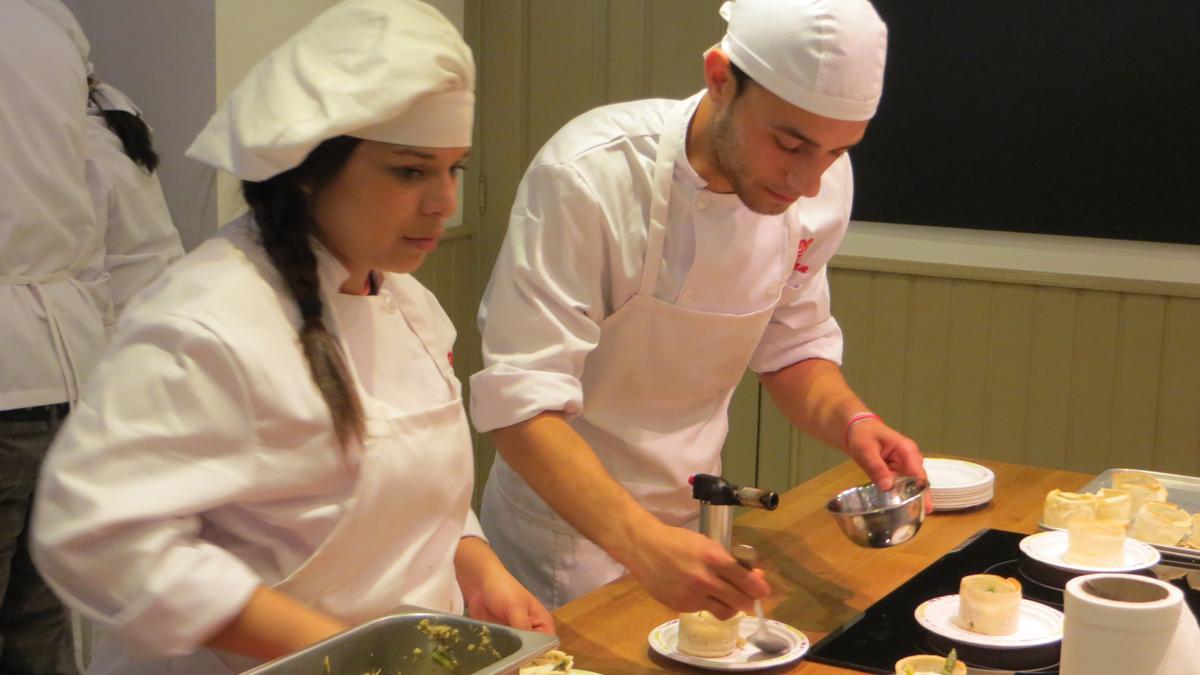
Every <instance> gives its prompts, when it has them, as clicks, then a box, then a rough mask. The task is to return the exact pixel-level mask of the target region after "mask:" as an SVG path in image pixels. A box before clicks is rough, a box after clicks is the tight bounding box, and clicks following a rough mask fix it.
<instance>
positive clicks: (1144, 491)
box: [1112, 471, 1167, 516]
mask: <svg viewBox="0 0 1200 675" xmlns="http://www.w3.org/2000/svg"><path fill="white" fill-rule="evenodd" d="M1112 486H1113V487H1115V488H1118V489H1121V490H1129V496H1130V498H1131V500H1132V502H1131V504H1130V506H1129V513H1130V514H1132V515H1135V516H1136V515H1137V512H1138V509H1140V508H1142V504H1145V503H1146V502H1165V501H1167V488H1165V487H1163V484H1162V483H1160V482H1158V479H1157V478H1155V477H1154V476H1151V475H1150V474H1145V473H1141V472H1140V471H1116V472H1114V473H1113V475H1112Z"/></svg>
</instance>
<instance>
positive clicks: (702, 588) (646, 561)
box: [625, 523, 771, 619]
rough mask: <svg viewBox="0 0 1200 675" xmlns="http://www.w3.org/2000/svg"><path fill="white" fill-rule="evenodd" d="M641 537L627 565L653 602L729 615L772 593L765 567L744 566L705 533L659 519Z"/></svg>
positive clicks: (721, 616)
mask: <svg viewBox="0 0 1200 675" xmlns="http://www.w3.org/2000/svg"><path fill="white" fill-rule="evenodd" d="M639 539H640V541H639V542H638V544H637V545H636V546H634V547H632V548H631V549H630V556H631V559H630V560H628V561H625V565H626V567H628V568H629V572H630V574H631V575H632V576H633V578H634V579H636V580H637V581H638V582H639V583H640V584H641V585H642V586H643V587H644V588H645V589H646V591H647V592H648V593H650V595H651V596H652V597H653V598H654V599H655V600H658V601H659V602H661V603H663V604H664V605H666V606H667V607H670V608H671V609H673V610H676V611H679V612H697V611H700V610H702V609H707V610H708V611H710V612H712V613H713V614H715V615H716V616H717V618H719V619H728V618H729V617H731V616H733V615H734V614H736V613H737V612H738V611H739V610H741V611H750V610H751V609H752V607H753V602H754V599H755V598H764V597H766V596H768V595H770V594H771V587H770V586H769V585H767V580H766V577H764V576H763V573H762V570H748V569H746V568H745V567H742V566H741V565H739V564H738V562H737V561H736V560H734V559H733V556H731V555H730V554H729V552H728V551H726V550H725V547H724V546H722V545H721V544H720V543H718V542H716V541H713V540H712V539H709V538H708V537H705V536H704V535H702V534H698V533H696V532H693V531H691V530H688V529H685V528H682V527H671V526H668V525H664V524H662V523H658V524H656V525H655V526H654V527H653V528H652V530H651V531H648V532H645V533H644V534H643V536H641V537H639Z"/></svg>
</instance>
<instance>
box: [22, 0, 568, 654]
mask: <svg viewBox="0 0 1200 675" xmlns="http://www.w3.org/2000/svg"><path fill="white" fill-rule="evenodd" d="M473 83H474V64H473V62H472V59H471V54H470V50H469V49H468V47H467V46H466V45H465V44H464V43H463V42H462V39H461V38H460V37H459V35H458V34H457V32H456V31H455V29H454V28H453V27H452V26H451V25H450V24H449V23H448V22H447V21H446V20H445V19H444V18H443V17H442V16H441V15H439V14H438V13H437V12H436V11H435V10H433V9H432V8H430V7H428V6H426V5H424V4H422V3H420V2H416V1H415V0H347V1H346V2H343V3H341V4H339V5H337V6H335V7H333V8H332V9H330V10H328V11H327V12H325V13H324V14H322V15H321V16H319V17H318V18H317V19H315V20H314V21H313V22H312V23H311V24H309V25H308V26H307V27H305V28H304V29H302V30H301V31H300V32H299V33H298V34H296V35H295V36H293V37H292V38H291V39H290V40H288V41H287V42H285V43H284V44H283V45H282V46H281V47H279V48H277V49H276V50H275V51H274V52H272V53H271V54H270V55H268V56H267V58H266V59H264V60H263V62H262V63H260V64H258V65H257V66H256V67H255V68H254V69H253V70H252V71H251V73H250V75H249V76H248V77H247V78H246V80H245V81H244V82H242V84H241V85H240V86H239V87H238V88H237V89H236V90H235V91H234V92H233V94H232V95H231V96H230V98H229V100H228V101H226V102H225V105H224V106H223V107H222V108H221V109H220V110H219V111H218V112H217V114H216V115H215V116H214V117H213V118H212V120H211V121H210V122H209V124H208V126H207V127H206V128H205V129H204V131H203V132H201V134H200V136H199V138H197V140H196V142H195V143H194V144H193V146H192V147H191V149H190V150H189V154H190V155H191V156H192V157H194V158H196V159H199V160H201V161H203V162H206V163H208V164H211V165H213V166H215V167H218V168H221V169H224V170H226V171H228V172H230V173H232V174H234V175H236V176H238V177H239V178H241V179H242V180H243V187H244V192H245V196H246V201H247V202H248V204H249V206H250V213H249V214H248V215H246V216H244V217H242V218H240V219H238V220H236V221H234V222H233V223H231V224H230V225H228V226H226V227H225V228H224V229H222V230H221V232H220V233H219V234H218V235H217V236H215V237H214V238H212V239H210V240H209V241H208V242H206V243H205V244H203V245H202V246H200V247H199V248H198V249H197V250H196V251H194V252H193V253H192V254H190V255H188V256H186V257H185V258H183V259H182V260H181V261H179V262H178V263H177V264H176V265H175V266H173V267H172V268H170V269H169V270H167V272H166V273H165V274H164V275H163V276H161V277H160V278H159V279H158V280H157V281H156V282H154V283H153V284H152V285H151V286H149V287H148V288H147V290H146V291H145V292H144V293H143V294H142V295H141V296H140V297H139V298H137V299H135V301H134V302H133V303H132V304H131V305H130V306H129V307H128V308H127V309H126V312H125V314H124V315H123V316H122V318H121V321H120V324H119V325H118V327H117V331H116V334H115V335H114V343H113V345H112V346H111V348H110V351H109V352H108V354H107V356H106V358H105V359H104V360H103V363H102V365H100V366H99V367H98V370H97V371H96V373H95V375H94V376H93V378H92V380H91V381H90V383H89V386H88V387H87V390H86V391H85V393H84V396H83V398H82V400H81V402H80V404H79V406H78V407H77V408H76V409H75V410H74V411H73V412H72V414H71V416H70V418H69V419H68V421H67V424H66V425H65V426H64V428H63V431H62V433H61V434H60V435H59V437H58V439H57V441H56V443H55V445H54V447H53V448H52V450H51V452H50V455H49V458H48V459H47V462H46V466H45V469H44V472H43V474H42V477H41V480H40V483H39V487H38V489H39V497H38V503H37V506H36V512H35V522H34V536H35V556H36V561H37V563H38V565H39V568H40V569H41V571H42V573H43V574H44V575H45V576H46V577H47V579H48V581H49V583H50V585H51V586H52V587H53V588H54V589H55V591H56V592H58V593H59V594H60V595H61V596H62V597H63V598H64V599H65V600H66V602H67V603H68V604H69V605H71V606H72V607H74V608H75V609H76V610H78V611H80V612H82V613H84V614H85V615H86V616H88V617H89V618H91V619H92V620H94V621H96V622H97V623H98V624H99V625H100V627H101V629H102V630H103V631H105V632H106V633H108V637H107V638H106V639H105V640H103V641H102V642H101V643H100V644H99V645H98V646H97V648H96V651H95V656H94V660H93V663H92V666H91V669H90V671H89V672H92V673H168V672H170V673H228V672H237V671H241V670H244V669H246V668H248V667H251V666H253V665H255V664H256V663H258V662H261V661H262V660H264V659H270V658H274V657H277V656H280V655H283V654H287V653H290V652H293V651H296V650H297V649H299V648H302V647H304V646H306V645H309V644H312V643H314V642H316V641H319V640H321V639H323V638H325V637H328V636H330V635H332V634H334V633H337V632H339V631H341V630H343V629H344V628H346V627H347V626H350V625H353V624H357V623H361V622H363V621H366V620H369V619H372V618H374V617H378V616H380V615H383V614H385V613H387V612H388V611H389V610H391V609H393V608H395V607H396V606H398V605H402V604H411V605H419V606H423V607H428V608H432V609H435V610H439V611H444V612H460V611H462V610H463V608H464V600H465V606H466V609H467V610H468V611H469V613H470V614H471V615H472V616H475V617H478V618H482V619H487V620H493V621H500V622H504V623H508V624H510V625H514V626H517V627H520V628H531V627H532V628H534V629H538V630H543V631H550V630H552V623H551V619H550V617H549V615H548V614H547V612H546V610H545V609H544V608H543V607H542V606H541V605H539V604H538V603H537V601H536V600H534V599H533V597H532V596H531V595H530V594H529V593H528V592H527V591H526V590H525V589H524V588H523V587H521V586H520V585H519V584H518V583H517V582H516V580H515V579H513V577H512V576H511V575H509V574H508V572H507V571H506V570H505V569H504V568H503V566H502V565H501V564H500V562H499V560H498V559H497V558H496V557H495V555H494V554H493V553H492V551H491V549H490V548H489V547H488V546H487V544H486V543H485V542H484V541H483V540H482V539H481V538H480V536H481V535H480V529H479V525H478V522H477V520H476V518H475V516H474V514H473V513H472V512H471V509H470V504H469V502H470V498H471V490H472V455H471V446H470V437H469V435H468V427H467V422H466V418H465V416H464V412H463V406H462V401H461V399H460V394H459V392H460V387H459V383H458V381H457V379H456V378H455V376H454V373H453V371H452V369H451V365H450V362H449V356H448V355H449V354H450V351H451V347H452V345H453V340H454V329H453V327H452V326H451V324H450V321H449V320H448V319H447V317H446V315H445V314H444V313H443V311H442V310H441V308H440V307H439V306H438V304H437V302H436V300H435V299H434V298H433V296H432V295H431V294H430V293H429V292H428V291H426V290H425V289H424V288H422V287H421V286H420V285H419V284H418V283H417V282H416V281H415V280H414V279H413V278H412V277H411V276H409V275H408V274H407V273H409V272H412V271H413V270H415V269H416V268H417V267H418V266H419V265H420V264H421V262H422V260H423V259H424V257H425V255H426V254H427V253H428V252H429V251H432V250H433V249H434V247H435V246H436V245H437V240H438V237H439V235H440V234H441V233H442V231H443V226H444V221H445V219H446V217H447V216H449V215H450V214H451V213H452V212H453V211H454V209H455V206H456V204H455V191H456V186H457V182H458V173H459V172H460V170H461V168H462V164H461V163H462V161H463V159H464V157H465V156H466V154H467V152H468V146H469V145H470V139H471V123H472V115H473V111H474V98H473V93H472V87H473Z"/></svg>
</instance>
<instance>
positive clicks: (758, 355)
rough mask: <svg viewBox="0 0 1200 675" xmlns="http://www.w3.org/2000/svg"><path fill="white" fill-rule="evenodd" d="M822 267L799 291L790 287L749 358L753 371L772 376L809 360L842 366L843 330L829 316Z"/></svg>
mask: <svg viewBox="0 0 1200 675" xmlns="http://www.w3.org/2000/svg"><path fill="white" fill-rule="evenodd" d="M825 272H826V269H825V268H824V267H823V268H821V269H820V270H818V271H816V272H812V271H810V272H809V274H810V275H811V278H810V279H806V280H805V283H804V284H803V285H801V286H798V287H793V286H791V285H788V286H787V287H786V288H784V290H783V296H784V297H783V298H782V299H781V300H780V303H779V305H778V306H777V307H776V308H775V311H774V312H772V313H771V321H770V322H769V323H768V324H767V330H766V332H764V333H763V336H762V339H761V340H759V343H758V348H757V349H755V351H754V354H753V355H752V356H751V357H750V369H751V370H753V371H754V372H756V373H770V372H774V371H776V370H780V369H782V368H786V367H787V366H790V365H792V364H793V363H799V362H801V361H805V360H808V359H824V360H826V361H832V362H833V363H836V364H839V365H841V363H842V329H841V327H839V326H838V323H837V320H836V319H834V318H833V315H832V314H830V312H829V281H828V280H827V279H826V276H825Z"/></svg>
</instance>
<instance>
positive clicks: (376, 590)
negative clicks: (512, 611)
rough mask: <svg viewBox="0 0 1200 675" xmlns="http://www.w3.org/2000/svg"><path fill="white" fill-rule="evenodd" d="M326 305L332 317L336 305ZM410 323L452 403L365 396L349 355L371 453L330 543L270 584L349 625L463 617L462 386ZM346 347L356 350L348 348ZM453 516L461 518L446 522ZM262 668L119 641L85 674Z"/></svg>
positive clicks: (467, 488) (363, 456)
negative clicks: (402, 406)
mask: <svg viewBox="0 0 1200 675" xmlns="http://www.w3.org/2000/svg"><path fill="white" fill-rule="evenodd" d="M326 307H327V308H329V309H328V311H332V306H331V305H330V304H326ZM388 311H389V313H393V310H391V309H389V310H388ZM409 325H410V326H411V327H412V329H413V331H414V332H415V333H416V334H417V336H418V337H419V338H420V341H421V343H422V344H423V345H424V347H425V349H426V351H427V352H428V354H429V357H430V358H431V359H433V360H434V363H436V364H437V367H438V370H439V371H440V372H441V374H442V377H443V378H444V379H445V380H446V383H447V385H448V386H449V387H450V388H451V392H452V393H453V396H452V397H451V400H449V401H447V402H445V403H440V404H437V405H435V406H433V407H431V408H429V409H427V410H422V411H418V412H409V411H402V410H399V409H397V408H395V407H393V406H390V405H388V404H387V403H385V402H383V401H380V400H379V399H376V398H374V397H371V396H370V395H369V394H367V392H366V390H365V389H364V388H363V387H362V386H361V384H359V383H361V382H362V379H361V378H360V377H359V376H358V372H357V368H356V367H355V364H354V363H353V361H352V360H351V359H347V366H348V368H349V370H350V371H351V376H352V378H353V379H354V381H355V383H356V386H357V389H358V394H359V396H360V398H361V400H362V403H363V408H364V412H365V414H366V416H367V423H366V431H367V436H366V438H365V439H364V446H365V447H364V448H363V449H361V450H351V452H355V453H360V454H359V457H360V459H359V460H357V461H360V462H361V467H360V469H359V476H358V482H357V484H356V485H355V489H354V496H353V498H352V500H351V501H350V502H349V505H348V506H347V509H346V512H345V514H344V515H343V517H342V519H341V520H340V521H339V522H338V525H337V527H336V528H335V529H334V531H333V532H332V534H330V536H329V538H328V539H326V540H325V541H324V542H323V543H322V544H321V546H320V547H319V548H318V549H317V550H316V551H315V552H314V553H313V554H312V556H311V557H309V559H308V560H306V561H305V562H304V563H303V564H302V565H301V566H300V567H299V568H297V569H296V570H295V571H294V572H292V574H290V575H289V576H288V577H287V578H286V579H284V580H282V581H280V582H279V583H277V584H275V585H274V586H273V587H272V588H274V589H275V590H278V591H281V592H283V593H286V594H287V595H289V596H291V597H292V598H295V599H297V600H300V601H301V602H304V603H306V604H308V605H311V606H313V607H315V608H317V609H319V610H321V611H323V612H325V613H327V614H330V615H333V616H336V617H338V618H340V619H342V620H343V621H345V622H346V623H348V624H350V625H356V624H360V623H363V622H366V621H369V620H371V619H374V618H377V617H379V616H383V615H385V614H387V613H388V612H389V611H390V610H392V609H394V608H396V607H397V606H399V605H416V606H420V607H427V608H430V609H434V610H437V611H442V612H449V613H453V614H461V613H462V611H463V598H462V592H461V591H460V590H459V587H458V581H457V578H456V576H455V573H454V565H453V562H454V560H453V559H454V552H455V550H456V549H457V546H458V541H459V539H460V538H461V537H462V533H463V524H464V522H465V521H466V516H467V510H468V509H469V508H470V500H471V491H472V482H473V481H471V480H470V479H469V477H470V476H473V475H474V464H473V462H474V456H473V455H472V452H471V436H470V427H469V425H468V423H467V417H466V412H465V410H464V408H463V403H462V395H461V394H462V389H461V384H460V383H459V381H458V379H457V378H456V377H455V376H454V373H453V371H452V370H451V369H450V367H449V364H448V362H447V359H446V355H445V354H441V355H436V354H434V353H433V352H432V351H430V350H431V348H432V345H433V338H432V335H431V334H430V333H429V331H430V330H431V328H430V327H429V326H428V324H426V323H424V322H423V321H419V320H418V321H409ZM342 348H343V353H345V354H349V351H347V350H346V345H345V343H344V342H343V343H342ZM414 457H417V458H419V461H418V462H414V460H413V458H414ZM352 460H353V457H352ZM414 469H416V470H414ZM462 477H467V479H466V480H462V479H461V478H462ZM456 478H457V479H458V480H456ZM447 513H453V514H456V515H455V516H454V517H452V518H448V517H447V515H446V514H447ZM218 592H219V591H218ZM261 663H262V661H261V660H258V659H252V658H249V657H243V656H237V655H233V654H228V653H225V652H219V651H216V650H212V649H206V648H205V649H199V650H197V651H195V652H193V653H192V654H188V655H185V656H179V657H175V658H171V659H156V660H152V661H147V660H137V659H134V658H132V657H131V656H130V655H129V654H128V653H127V652H126V651H125V650H124V649H123V648H122V646H121V645H120V644H119V643H118V642H117V641H116V640H113V639H103V640H101V641H100V643H99V644H98V645H97V646H96V650H95V653H94V655H93V660H92V663H91V666H90V667H89V668H88V671H87V672H88V675H118V674H120V675H167V674H170V675H224V674H228V673H239V672H242V671H243V670H248V669H250V668H252V667H255V666H257V665H260V664H261Z"/></svg>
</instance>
